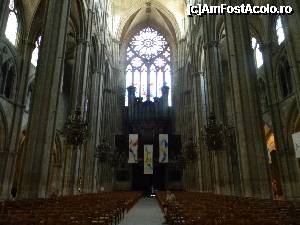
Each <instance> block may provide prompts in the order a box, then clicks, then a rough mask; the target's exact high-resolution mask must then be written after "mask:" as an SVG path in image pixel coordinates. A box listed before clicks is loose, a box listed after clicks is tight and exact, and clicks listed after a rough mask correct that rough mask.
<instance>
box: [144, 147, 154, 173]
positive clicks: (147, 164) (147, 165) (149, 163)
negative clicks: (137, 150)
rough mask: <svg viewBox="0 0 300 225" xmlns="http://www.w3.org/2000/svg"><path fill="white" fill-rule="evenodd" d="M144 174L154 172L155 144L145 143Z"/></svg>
mask: <svg viewBox="0 0 300 225" xmlns="http://www.w3.org/2000/svg"><path fill="white" fill-rule="evenodd" d="M144 174H153V145H144Z"/></svg>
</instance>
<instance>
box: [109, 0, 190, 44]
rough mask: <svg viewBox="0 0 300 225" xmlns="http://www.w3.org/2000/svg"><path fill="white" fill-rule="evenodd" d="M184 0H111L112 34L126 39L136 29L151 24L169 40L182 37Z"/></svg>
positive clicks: (184, 17)
mask: <svg viewBox="0 0 300 225" xmlns="http://www.w3.org/2000/svg"><path fill="white" fill-rule="evenodd" d="M185 7H186V6H185V1H184V0H168V1H166V0H112V16H113V22H112V33H113V35H114V36H115V37H116V38H117V39H120V40H121V39H126V37H127V36H128V35H129V34H131V33H132V32H134V31H135V30H136V29H137V28H139V27H141V26H145V25H147V24H149V25H150V24H151V25H154V26H156V27H157V28H158V29H161V30H163V31H164V32H165V33H166V34H167V35H168V36H169V37H170V38H172V39H176V38H180V37H182V36H183V35H184V30H185V28H184V23H185V19H186V15H185Z"/></svg>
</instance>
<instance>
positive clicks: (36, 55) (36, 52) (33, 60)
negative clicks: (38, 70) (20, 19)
mask: <svg viewBox="0 0 300 225" xmlns="http://www.w3.org/2000/svg"><path fill="white" fill-rule="evenodd" d="M41 40H42V37H41V36H39V37H38V39H37V41H36V42H35V48H34V50H33V52H32V56H31V64H32V65H34V66H35V67H36V66H37V62H38V59H39V50H40V46H41Z"/></svg>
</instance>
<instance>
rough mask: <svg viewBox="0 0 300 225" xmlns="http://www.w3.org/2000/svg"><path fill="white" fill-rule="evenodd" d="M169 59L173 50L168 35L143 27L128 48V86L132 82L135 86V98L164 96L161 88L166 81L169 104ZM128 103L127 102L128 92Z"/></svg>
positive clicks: (151, 98)
mask: <svg viewBox="0 0 300 225" xmlns="http://www.w3.org/2000/svg"><path fill="white" fill-rule="evenodd" d="M170 62H171V50H170V46H169V43H168V42H167V40H166V39H165V37H164V36H163V35H162V34H160V33H159V32H158V31H157V30H155V29H154V28H152V27H146V28H144V29H142V30H140V31H139V32H138V33H136V35H135V36H134V37H133V38H132V39H131V41H130V42H129V45H128V48H127V69H126V87H128V86H131V85H133V86H134V87H136V97H142V98H143V101H146V100H147V99H148V100H150V101H154V97H161V95H162V93H161V88H162V86H163V85H164V84H166V85H167V86H168V87H169V88H170V91H169V106H170V105H171V94H170V93H171V67H170ZM128 68H131V69H130V70H129V69H128ZM132 70H133V71H134V73H132ZM125 105H126V106H127V105H128V93H127V92H126V99H125Z"/></svg>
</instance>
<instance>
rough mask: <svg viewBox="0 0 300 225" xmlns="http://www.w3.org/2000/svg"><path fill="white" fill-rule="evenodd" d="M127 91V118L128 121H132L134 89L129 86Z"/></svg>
mask: <svg viewBox="0 0 300 225" xmlns="http://www.w3.org/2000/svg"><path fill="white" fill-rule="evenodd" d="M127 91H128V117H129V119H133V118H134V115H133V114H134V102H135V91H136V87H133V86H129V87H128V88H127Z"/></svg>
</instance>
